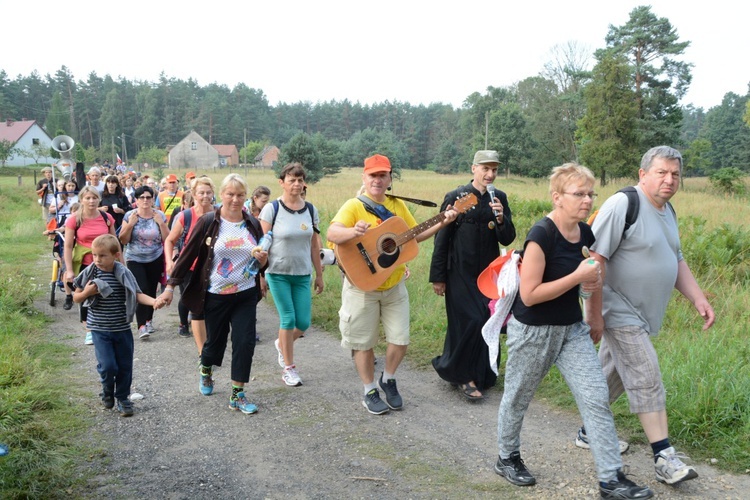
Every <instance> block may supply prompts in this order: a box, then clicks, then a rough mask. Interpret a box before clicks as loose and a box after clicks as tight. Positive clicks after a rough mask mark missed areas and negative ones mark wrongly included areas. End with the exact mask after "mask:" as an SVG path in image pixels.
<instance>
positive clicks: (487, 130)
mask: <svg viewBox="0 0 750 500" xmlns="http://www.w3.org/2000/svg"><path fill="white" fill-rule="evenodd" d="M489 136H490V112H489V111H485V112H484V149H487V148H488V147H489V146H487V141H488V140H489Z"/></svg>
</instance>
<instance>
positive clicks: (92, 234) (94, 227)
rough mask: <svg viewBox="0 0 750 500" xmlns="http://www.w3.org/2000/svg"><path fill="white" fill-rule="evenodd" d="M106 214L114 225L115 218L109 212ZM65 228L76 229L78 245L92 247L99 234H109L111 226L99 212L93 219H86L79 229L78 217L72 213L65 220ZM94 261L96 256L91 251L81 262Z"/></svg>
mask: <svg viewBox="0 0 750 500" xmlns="http://www.w3.org/2000/svg"><path fill="white" fill-rule="evenodd" d="M104 215H106V216H107V219H109V224H110V226H111V227H114V224H115V219H114V218H113V217H112V216H111V215H109V214H104ZM65 228H66V229H67V228H70V229H72V230H73V231H75V233H76V244H77V245H82V246H84V247H88V248H91V244H92V243H93V242H94V240H95V239H96V237H97V236H101V235H102V234H109V227H108V226H107V223H106V222H104V219H103V218H102V216H101V215H98V214H97V216H96V217H95V218H93V219H85V220H84V221H83V223H82V224H81V227H79V228H78V229H77V230H76V217H75V215H71V216H70V217H68V218H67V219H66V220H65ZM93 261H94V258H93V257H92V256H91V254H90V253H88V254H86V255H84V256H83V261H82V262H81V264H82V265H84V266H87V265H89V264H91V263H92V262H93Z"/></svg>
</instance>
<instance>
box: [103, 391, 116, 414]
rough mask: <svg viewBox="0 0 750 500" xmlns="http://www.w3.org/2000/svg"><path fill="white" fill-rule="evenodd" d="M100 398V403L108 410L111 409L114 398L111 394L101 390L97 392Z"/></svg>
mask: <svg viewBox="0 0 750 500" xmlns="http://www.w3.org/2000/svg"><path fill="white" fill-rule="evenodd" d="M99 396H101V398H102V405H104V407H105V408H106V409H108V410H111V409H112V408H114V407H115V398H114V397H113V396H112V394H109V393H106V392H102V393H101V394H99Z"/></svg>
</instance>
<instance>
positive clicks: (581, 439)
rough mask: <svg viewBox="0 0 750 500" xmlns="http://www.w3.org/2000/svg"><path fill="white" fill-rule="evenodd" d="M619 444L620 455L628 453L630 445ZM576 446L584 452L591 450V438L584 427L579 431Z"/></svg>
mask: <svg viewBox="0 0 750 500" xmlns="http://www.w3.org/2000/svg"><path fill="white" fill-rule="evenodd" d="M617 444H618V445H619V447H620V455H622V454H623V453H625V452H626V451H628V448H630V443H628V442H627V441H617ZM576 446H577V447H578V448H583V449H584V450H588V449H591V446H590V445H589V438H588V436H587V435H586V431H585V429H584V428H583V427H581V428H580V429H578V435H577V436H576Z"/></svg>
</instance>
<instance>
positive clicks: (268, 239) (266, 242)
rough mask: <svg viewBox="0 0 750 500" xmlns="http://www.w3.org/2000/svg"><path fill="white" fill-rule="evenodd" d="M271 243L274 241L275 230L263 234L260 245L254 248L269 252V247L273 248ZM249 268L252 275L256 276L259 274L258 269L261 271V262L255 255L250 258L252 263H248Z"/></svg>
mask: <svg viewBox="0 0 750 500" xmlns="http://www.w3.org/2000/svg"><path fill="white" fill-rule="evenodd" d="M271 243H273V231H268V232H267V233H266V234H264V235H263V237H262V238H261V239H260V242H258V246H257V247H255V249H254V250H256V249H258V247H260V248H259V249H260V250H261V251H263V252H267V251H268V249H269V248H271ZM247 269H248V271H249V272H250V276H255V275H256V274H258V271H260V262H259V261H258V259H256V258H255V257H253V258H251V259H250V263H249V264H248V265H247Z"/></svg>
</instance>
